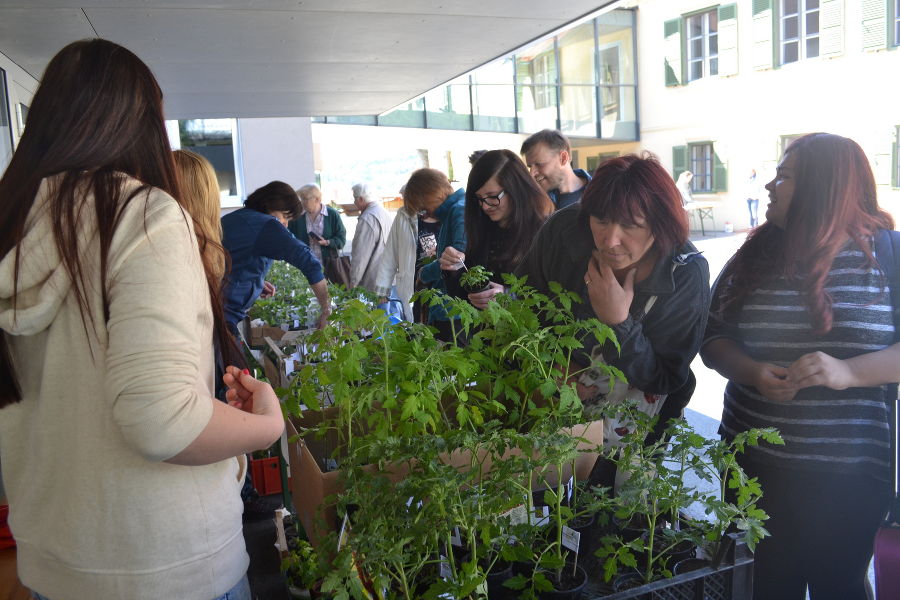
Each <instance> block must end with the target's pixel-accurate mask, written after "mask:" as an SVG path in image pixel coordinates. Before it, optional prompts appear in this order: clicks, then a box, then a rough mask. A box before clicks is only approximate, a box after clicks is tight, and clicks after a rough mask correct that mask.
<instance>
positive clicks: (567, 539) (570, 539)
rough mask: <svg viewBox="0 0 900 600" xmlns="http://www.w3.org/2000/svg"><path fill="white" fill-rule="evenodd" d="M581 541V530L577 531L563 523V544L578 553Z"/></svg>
mask: <svg viewBox="0 0 900 600" xmlns="http://www.w3.org/2000/svg"><path fill="white" fill-rule="evenodd" d="M580 543H581V532H580V531H575V530H574V529H572V528H571V527H566V526H565V525H563V530H562V545H563V547H564V548H568V549H569V550H571V551H572V552H575V553H576V554H577V553H578V545H579V544H580Z"/></svg>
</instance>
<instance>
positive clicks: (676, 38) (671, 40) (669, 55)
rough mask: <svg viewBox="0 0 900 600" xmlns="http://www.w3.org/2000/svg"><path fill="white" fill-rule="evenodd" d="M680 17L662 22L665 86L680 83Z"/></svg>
mask: <svg viewBox="0 0 900 600" xmlns="http://www.w3.org/2000/svg"><path fill="white" fill-rule="evenodd" d="M682 45H683V44H682V43H681V18H678V19H672V20H671V21H666V22H665V23H663V57H664V58H665V69H666V86H667V87H671V86H674V85H681V81H682V75H681V64H682V63H681V51H682Z"/></svg>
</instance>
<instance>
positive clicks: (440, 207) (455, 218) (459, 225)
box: [403, 169, 466, 342]
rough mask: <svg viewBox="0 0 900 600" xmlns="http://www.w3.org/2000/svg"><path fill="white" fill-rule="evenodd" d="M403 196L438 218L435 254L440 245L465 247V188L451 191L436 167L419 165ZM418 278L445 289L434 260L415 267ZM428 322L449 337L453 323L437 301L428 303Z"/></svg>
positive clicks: (441, 248)
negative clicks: (438, 225) (419, 268)
mask: <svg viewBox="0 0 900 600" xmlns="http://www.w3.org/2000/svg"><path fill="white" fill-rule="evenodd" d="M403 197H404V198H412V199H413V202H414V203H415V204H416V205H417V206H422V207H423V212H424V213H425V214H426V215H427V216H429V217H433V218H435V219H437V220H438V221H440V222H441V230H440V231H439V232H438V237H437V251H436V253H435V256H440V255H441V254H443V253H444V249H445V248H447V247H448V246H452V247H454V248H456V249H457V250H459V251H460V252H465V251H466V225H465V215H466V191H465V190H464V189H462V188H460V189H458V190H456V191H453V186H452V185H451V184H450V180H449V179H448V178H447V176H446V175H444V174H443V173H442V172H440V171H438V170H437V169H419V170H417V171H415V172H413V174H412V175H411V176H410V178H409V181H408V182H407V183H406V188H405V189H404V192H403ZM419 279H420V280H421V282H422V283H423V284H424V285H426V286H428V287H431V288H433V289H437V290H441V291H444V292H446V289H447V288H446V287H445V284H444V279H443V277H442V275H441V266H440V264H439V263H438V261H434V262H431V263H429V264H427V265H425V266H424V267H422V270H421V271H419ZM428 324H429V325H431V326H432V327H434V328H436V329H437V330H438V333H437V335H436V336H435V337H437V338H438V339H440V340H443V341H445V342H450V341H452V340H453V327H452V325H451V324H450V318H449V317H448V316H447V311H446V310H444V307H443V306H442V305H440V304H435V305H432V306H431V307H430V308H429V310H428Z"/></svg>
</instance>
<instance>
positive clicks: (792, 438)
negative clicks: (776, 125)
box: [701, 133, 900, 600]
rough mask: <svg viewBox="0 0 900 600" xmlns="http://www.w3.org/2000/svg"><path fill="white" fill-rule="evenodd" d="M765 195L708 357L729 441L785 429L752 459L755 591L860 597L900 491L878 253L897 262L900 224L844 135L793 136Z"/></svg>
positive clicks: (729, 271) (710, 333)
mask: <svg viewBox="0 0 900 600" xmlns="http://www.w3.org/2000/svg"><path fill="white" fill-rule="evenodd" d="M766 189H767V190H768V191H769V207H768V210H767V211H766V220H767V222H766V223H764V224H763V225H761V226H760V227H758V228H756V229H754V230H753V231H752V232H751V233H750V235H749V236H748V237H747V240H746V241H745V242H744V245H743V246H741V248H740V249H739V250H738V251H737V254H735V256H734V258H733V259H732V260H731V262H730V263H728V265H727V266H726V267H725V269H724V271H723V272H722V274H721V275H720V276H719V280H718V281H717V282H716V285H715V289H714V290H713V301H712V309H711V314H710V319H709V326H708V328H707V332H706V338H705V340H704V345H703V349H702V351H701V355H702V357H703V361H704V362H705V363H706V365H707V366H709V367H711V368H714V369H716V370H717V371H718V372H719V373H721V374H722V376H723V377H725V378H727V379H728V386H727V387H726V389H725V406H724V410H723V413H722V427H721V430H720V431H721V433H722V435H723V436H725V437H731V436H734V435H735V434H737V433H739V432H742V431H745V430H747V429H750V428H753V427H772V426H774V427H777V428H778V429H779V430H780V431H781V433H782V436H783V437H784V440H785V445H784V446H778V447H773V446H768V445H760V446H754V447H749V448H748V449H747V452H746V454H744V455H743V456H741V457H740V459H739V460H740V462H741V465H742V466H743V467H744V469H745V470H746V471H747V474H748V475H750V476H751V477H758V478H759V482H760V484H761V485H762V488H763V491H764V493H765V495H764V496H763V498H762V501H761V502H760V508H762V509H763V510H765V511H766V512H767V513H768V514H769V515H770V519H769V520H768V521H767V522H766V528H767V529H768V530H769V532H770V533H771V534H772V535H771V537H768V538H766V539H765V540H763V541H762V542H761V543H760V544H759V546H757V548H756V554H755V560H754V565H753V580H754V581H753V597H754V598H758V599H760V600H761V599H763V598H765V599H768V598H787V599H792V600H793V599H796V600H802V599H803V598H804V597H805V595H806V592H807V588H808V590H809V595H810V597H811V598H812V599H813V600H820V599H822V598H826V599H829V598H833V599H835V600H838V599H840V600H863V599H865V598H866V597H867V591H866V587H867V581H866V571H867V567H868V564H869V561H870V559H871V558H872V543H873V540H874V537H875V531H876V528H877V527H878V525H879V523H880V522H881V519H882V518H883V516H884V514H885V512H886V510H887V507H888V504H889V502H890V497H891V481H892V473H891V442H890V426H889V419H888V417H889V415H890V404H891V403H896V401H897V396H896V390H894V391H893V392H891V388H890V387H888V386H887V385H885V384H890V383H896V382H897V381H898V380H900V344H898V343H896V342H897V327H896V317H895V316H894V315H896V314H897V310H898V308H900V307H898V306H895V305H893V304H892V302H891V296H892V294H891V292H890V291H889V289H888V287H887V286H888V284H889V283H890V282H889V281H887V280H886V278H885V273H884V272H883V270H882V268H881V267H880V266H879V263H878V260H877V259H880V258H881V257H880V256H876V253H877V252H878V251H879V249H881V248H883V251H884V252H885V253H888V254H889V253H890V251H891V247H892V246H891V244H890V237H891V233H892V232H890V231H889V230H891V229H893V227H894V222H893V219H892V218H891V216H890V215H889V214H888V213H886V212H885V211H884V210H882V209H881V208H880V207H879V206H878V202H877V200H876V192H875V180H874V177H873V175H872V169H871V167H870V166H869V161H868V160H867V159H866V156H865V154H864V153H863V151H862V149H861V148H860V147H859V145H857V144H856V143H855V142H854V141H852V140H849V139H847V138H843V137H840V136H836V135H829V134H825V133H814V134H810V135H806V136H803V137H801V138H799V139H797V140H796V141H794V142H793V143H792V144H791V145H790V146H788V148H787V150H786V151H785V153H784V157H783V158H782V159H781V163H780V164H779V165H778V169H777V171H776V174H775V179H773V180H772V181H770V182H769V183H768V184H767V185H766ZM879 240H881V242H880V243H879ZM894 243H896V242H894ZM893 268H894V269H895V270H896V269H897V268H900V265H898V264H896V263H894V265H893Z"/></svg>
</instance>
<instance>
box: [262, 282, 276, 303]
mask: <svg viewBox="0 0 900 600" xmlns="http://www.w3.org/2000/svg"><path fill="white" fill-rule="evenodd" d="M276 291H277V288H276V287H275V286H274V285H272V284H271V283H269V282H268V281H263V291H262V294H260V295H259V297H260V298H264V299H265V298H271V297H272V296H274V295H275V292H276Z"/></svg>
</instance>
